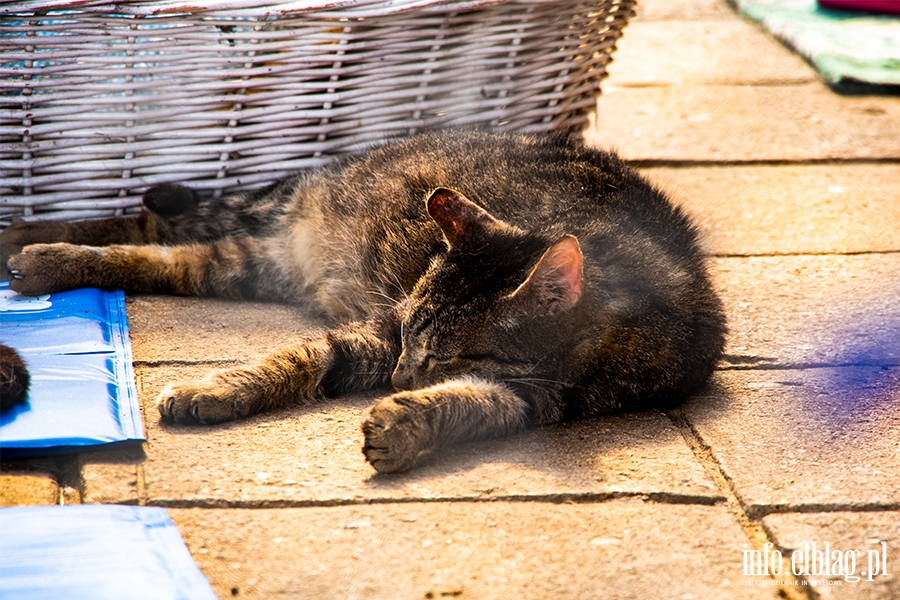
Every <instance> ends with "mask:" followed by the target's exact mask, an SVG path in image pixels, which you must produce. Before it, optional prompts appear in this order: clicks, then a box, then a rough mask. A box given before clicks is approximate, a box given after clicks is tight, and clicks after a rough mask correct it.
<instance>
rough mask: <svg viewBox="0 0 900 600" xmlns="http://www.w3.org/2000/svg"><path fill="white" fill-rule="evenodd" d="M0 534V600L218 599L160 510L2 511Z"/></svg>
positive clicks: (97, 507) (43, 508)
mask: <svg viewBox="0 0 900 600" xmlns="http://www.w3.org/2000/svg"><path fill="white" fill-rule="evenodd" d="M0 531H2V532H3V534H2V536H0V598H15V599H16V600H40V599H45V598H46V599H48V600H51V599H52V600H58V599H60V598H91V599H94V600H104V599H107V598H108V599H110V600H121V599H122V598H129V599H133V600H140V599H143V598H146V599H147V600H167V599H172V600H176V599H182V598H183V599H185V600H188V599H191V600H194V599H197V600H207V599H209V600H213V599H214V598H215V597H216V596H215V594H214V593H213V591H212V588H211V587H210V585H209V582H208V581H207V580H206V578H205V577H204V576H203V573H201V572H200V569H199V568H197V565H196V564H195V563H194V560H193V557H191V555H190V552H188V549H187V547H186V546H185V545H184V541H183V540H182V539H181V534H180V533H179V532H178V529H177V528H176V527H175V525H174V523H172V520H171V519H170V518H169V515H168V513H167V512H166V511H165V509H162V508H155V507H143V506H108V505H78V506H28V507H15V508H0Z"/></svg>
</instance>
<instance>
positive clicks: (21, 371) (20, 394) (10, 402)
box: [0, 344, 31, 411]
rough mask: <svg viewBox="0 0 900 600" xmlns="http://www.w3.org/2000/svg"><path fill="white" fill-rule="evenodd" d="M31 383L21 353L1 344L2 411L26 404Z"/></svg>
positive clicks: (0, 401) (0, 381) (0, 385)
mask: <svg viewBox="0 0 900 600" xmlns="http://www.w3.org/2000/svg"><path fill="white" fill-rule="evenodd" d="M30 383H31V377H30V375H29V374H28V367H26V366H25V361H23V360H22V357H21V356H19V353H18V352H16V351H15V350H13V349H12V348H10V347H9V346H5V345H3V344H0V411H6V410H8V409H10V408H12V407H13V406H15V405H17V404H21V403H22V402H24V401H25V398H26V397H27V396H28V386H29V384H30Z"/></svg>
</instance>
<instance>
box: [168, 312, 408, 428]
mask: <svg viewBox="0 0 900 600" xmlns="http://www.w3.org/2000/svg"><path fill="white" fill-rule="evenodd" d="M400 346H401V342H400V320H399V319H398V318H397V316H396V314H391V315H389V316H388V317H386V318H383V319H377V320H372V321H368V322H366V323H356V324H350V325H347V326H344V327H342V328H340V329H337V330H334V331H329V332H327V333H326V334H324V335H323V336H322V337H320V338H317V339H312V340H310V341H308V342H307V343H305V344H301V345H300V346H297V347H295V348H289V349H286V350H281V351H279V352H276V353H274V354H272V355H270V356H268V357H266V358H264V359H263V360H262V361H260V362H259V363H257V364H256V365H253V366H249V367H242V368H238V369H230V370H226V371H219V372H216V373H213V374H212V375H211V376H210V377H208V378H207V379H206V380H205V381H200V382H189V383H183V384H175V385H171V386H169V387H167V388H166V389H165V390H164V391H163V392H162V394H161V395H160V397H159V413H160V415H161V416H162V419H163V420H164V421H168V422H176V423H186V424H196V423H203V424H210V423H220V422H223V421H231V420H235V419H243V418H246V417H248V416H250V415H254V414H256V413H258V412H262V411H265V410H273V409H278V408H284V407H287V406H291V405H299V404H304V403H306V402H309V401H310V400H313V399H315V398H317V397H322V396H337V395H340V394H344V393H347V392H350V391H356V390H365V389H371V388H375V387H378V386H382V385H385V384H387V383H388V382H389V381H390V378H391V371H392V370H393V368H394V365H395V364H396V363H397V358H398V356H399V355H400Z"/></svg>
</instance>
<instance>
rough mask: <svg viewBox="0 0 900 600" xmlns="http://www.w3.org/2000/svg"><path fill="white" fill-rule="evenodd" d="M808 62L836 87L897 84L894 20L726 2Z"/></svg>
mask: <svg viewBox="0 0 900 600" xmlns="http://www.w3.org/2000/svg"><path fill="white" fill-rule="evenodd" d="M728 2H730V3H731V4H733V5H734V6H736V7H737V9H738V10H739V11H740V12H741V13H742V14H743V15H744V16H746V17H747V18H749V19H752V20H753V21H757V22H759V23H760V24H761V25H762V26H763V27H765V28H766V29H767V30H768V31H769V32H770V33H771V34H772V35H774V36H775V37H776V38H778V39H779V40H781V41H782V42H784V44H786V45H787V46H790V47H791V48H793V49H794V50H795V51H796V52H797V53H799V54H800V55H801V56H803V58H805V59H806V60H808V61H809V62H810V63H811V64H812V65H813V66H814V67H815V68H816V70H818V71H819V73H821V74H822V76H823V77H824V78H825V79H826V80H827V81H828V82H829V83H830V84H831V85H832V86H835V87H837V88H841V87H847V88H848V89H854V88H859V87H860V86H863V87H862V88H861V89H865V86H869V87H873V88H875V89H882V86H887V87H888V89H891V88H893V86H898V85H900V17H897V16H878V15H871V14H866V13H855V12H847V11H840V10H828V9H825V8H821V7H819V6H818V4H817V2H816V0H728Z"/></svg>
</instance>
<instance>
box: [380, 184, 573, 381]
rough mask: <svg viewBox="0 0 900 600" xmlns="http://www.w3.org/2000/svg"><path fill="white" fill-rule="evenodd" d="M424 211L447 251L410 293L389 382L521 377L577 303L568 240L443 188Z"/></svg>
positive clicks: (550, 346) (549, 347) (551, 344)
mask: <svg viewBox="0 0 900 600" xmlns="http://www.w3.org/2000/svg"><path fill="white" fill-rule="evenodd" d="M427 210H428V214H429V215H431V218H432V219H434V221H435V222H436V223H437V225H438V227H440V229H441V231H442V232H443V235H444V241H445V242H446V245H447V252H446V253H443V254H441V255H439V256H438V257H437V258H435V259H434V261H433V262H432V264H431V266H430V267H429V269H428V270H427V271H426V273H425V275H423V276H422V278H421V279H420V280H419V281H418V283H417V284H416V287H415V289H414V290H413V292H412V294H411V296H410V299H409V304H408V309H407V311H406V315H405V318H404V320H403V333H402V337H403V353H402V355H401V356H400V359H399V361H398V363H397V366H396V369H395V370H394V373H393V376H392V378H391V381H392V383H393V385H394V387H396V388H397V389H401V390H403V389H417V388H421V387H425V386H428V385H432V384H435V383H439V382H441V381H444V380H447V379H450V378H452V377H456V376H460V375H466V374H471V375H476V376H482V377H486V378H489V379H494V380H503V379H505V378H515V377H522V376H525V375H527V374H529V373H530V372H531V371H532V370H534V368H535V366H536V363H538V362H541V361H543V360H544V359H545V358H547V356H548V354H554V352H553V350H555V349H556V348H555V345H556V342H557V341H558V340H557V339H556V337H558V334H559V333H560V332H559V331H555V330H554V325H555V324H559V323H560V322H562V320H564V319H565V316H566V315H567V314H569V313H570V312H571V311H572V310H573V309H575V307H577V306H578V305H579V303H580V302H581V299H582V293H583V289H582V288H583V281H582V262H583V258H582V254H581V248H580V246H579V244H578V240H577V239H576V238H575V237H573V236H571V235H564V236H562V237H558V238H557V239H548V238H547V236H544V235H539V234H535V233H530V232H526V231H523V230H522V229H519V228H518V227H515V226H512V225H510V224H508V223H505V222H503V221H500V220H498V219H496V218H494V217H493V216H492V215H490V214H489V213H488V212H487V211H485V210H484V209H483V208H481V207H480V206H478V205H477V204H475V203H473V202H471V201H470V200H468V199H466V198H465V197H463V196H462V195H461V194H459V193H458V192H455V191H453V190H449V189H446V188H440V189H438V190H435V191H434V192H433V193H432V194H431V195H430V196H429V198H428V201H427ZM548 360H550V359H548Z"/></svg>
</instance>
